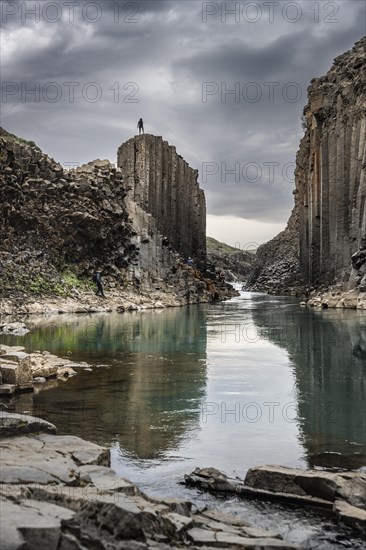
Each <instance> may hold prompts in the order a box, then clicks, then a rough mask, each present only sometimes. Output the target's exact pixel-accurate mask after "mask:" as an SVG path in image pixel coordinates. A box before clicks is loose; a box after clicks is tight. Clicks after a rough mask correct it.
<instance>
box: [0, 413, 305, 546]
mask: <svg viewBox="0 0 366 550" xmlns="http://www.w3.org/2000/svg"><path fill="white" fill-rule="evenodd" d="M17 417H19V418H18V420H19V426H20V429H21V430H24V429H26V428H25V427H24V423H29V428H28V430H31V427H32V426H37V427H38V429H39V430H41V429H42V427H44V428H45V429H47V430H48V429H49V425H48V423H46V422H45V423H43V422H44V421H42V420H40V419H36V418H33V417H27V416H25V415H15V414H14V415H13V414H12V415H8V416H7V417H5V418H7V419H8V421H11V422H13V423H15V424H14V425H16V422H17ZM5 418H4V419H5ZM51 426H52V425H51ZM22 433H24V432H22ZM0 452H1V457H2V467H1V469H0V473H1V484H0V489H1V492H0V506H1V516H0V517H1V525H0V529H1V531H0V532H1V548H4V549H6V550H24V549H26V548H27V549H30V550H89V549H90V550H96V549H97V548H98V550H122V549H126V550H127V549H128V550H140V549H155V550H156V549H162V550H164V549H167V550H168V549H170V548H185V547H189V548H191V549H195V548H196V549H197V548H203V549H204V548H206V549H208V548H218V549H220V548H222V549H223V548H236V549H238V548H243V549H253V550H254V549H255V550H260V549H263V550H272V549H273V550H275V549H282V550H296V549H297V550H299V548H300V547H299V546H297V545H294V544H291V543H287V542H285V541H283V540H282V539H281V537H280V535H278V533H275V532H269V531H266V530H264V529H260V528H257V527H253V526H251V525H249V524H248V523H247V522H246V521H245V520H243V519H242V518H240V517H238V516H228V515H226V514H223V513H221V512H219V511H216V510H209V509H207V510H204V511H203V512H200V513H197V512H192V510H191V508H192V505H191V503H190V502H187V501H183V500H174V499H165V500H157V499H154V498H150V497H148V496H147V495H145V494H143V493H142V492H141V491H140V490H139V489H138V488H137V487H136V486H135V485H133V484H132V483H131V482H130V481H128V480H127V479H123V478H121V477H119V476H118V475H117V474H116V473H115V472H114V471H113V470H111V469H110V468H109V452H108V451H107V450H106V449H104V448H103V447H100V446H99V445H95V444H94V443H90V442H88V441H84V440H82V439H80V438H79V437H73V436H57V435H54V434H50V433H41V434H39V435H32V436H30V435H20V436H15V437H6V438H3V439H2V440H0Z"/></svg>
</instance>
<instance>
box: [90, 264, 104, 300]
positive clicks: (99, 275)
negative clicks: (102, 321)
mask: <svg viewBox="0 0 366 550" xmlns="http://www.w3.org/2000/svg"><path fill="white" fill-rule="evenodd" d="M93 280H94V282H95V284H96V285H97V291H96V293H95V294H96V296H102V297H103V298H105V294H104V290H103V282H102V272H101V271H100V270H99V269H98V268H97V269H96V270H95V272H94V274H93Z"/></svg>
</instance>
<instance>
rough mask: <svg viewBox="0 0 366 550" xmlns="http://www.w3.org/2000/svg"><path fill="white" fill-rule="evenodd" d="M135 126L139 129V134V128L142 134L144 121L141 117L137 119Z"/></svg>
mask: <svg viewBox="0 0 366 550" xmlns="http://www.w3.org/2000/svg"><path fill="white" fill-rule="evenodd" d="M137 128H138V129H139V135H140V134H141V130H142V133H143V134H144V133H145V132H144V121H143V120H142V118H140V120H139V121H138V123H137Z"/></svg>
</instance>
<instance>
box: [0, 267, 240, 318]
mask: <svg viewBox="0 0 366 550" xmlns="http://www.w3.org/2000/svg"><path fill="white" fill-rule="evenodd" d="M187 271H188V270H187ZM189 277H192V279H193V277H194V275H193V273H192V274H191V273H190V274H189ZM199 282H200V289H199V292H198V291H197V288H196V287H197V284H198V283H197V281H195V282H194V283H192V288H188V290H187V285H185V288H184V292H183V290H182V292H180V290H181V289H180V288H177V289H174V288H173V287H171V288H169V287H167V288H166V289H164V290H160V289H158V290H155V291H149V292H140V293H139V292H136V291H135V290H126V291H115V290H113V289H109V288H108V287H107V288H106V289H105V293H106V298H101V297H98V296H96V295H95V294H94V293H93V292H83V293H81V292H78V293H77V295H74V296H69V297H67V298H62V297H60V296H32V295H26V296H21V295H17V296H8V297H4V298H1V297H0V320H1V318H2V317H9V316H12V317H19V316H22V315H39V314H47V315H51V314H61V313H107V312H113V311H116V312H119V313H123V312H125V311H137V310H144V309H161V308H165V307H182V306H185V305H190V304H197V303H208V302H212V301H215V300H227V299H229V298H232V297H233V296H236V295H237V292H236V291H235V290H234V289H233V287H232V286H231V285H229V284H225V283H221V284H219V283H217V282H215V283H214V282H212V281H210V280H209V279H203V280H202V281H199ZM187 292H188V295H187Z"/></svg>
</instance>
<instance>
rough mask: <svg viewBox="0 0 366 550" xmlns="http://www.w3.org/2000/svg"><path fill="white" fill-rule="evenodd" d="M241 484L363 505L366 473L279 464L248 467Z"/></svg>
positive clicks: (364, 502)
mask: <svg viewBox="0 0 366 550" xmlns="http://www.w3.org/2000/svg"><path fill="white" fill-rule="evenodd" d="M244 483H245V485H246V486H248V487H253V488H254V489H260V490H265V491H269V492H271V493H282V494H283V493H285V494H292V495H299V496H309V497H315V498H319V499H323V500H327V501H331V502H334V501H335V500H337V499H338V498H342V499H344V500H345V501H346V502H348V503H349V504H351V505H353V506H358V507H361V506H363V507H364V506H366V476H365V475H364V474H362V473H361V472H347V473H333V472H325V471H318V470H300V469H297V468H285V467H282V466H258V467H256V468H250V469H249V470H248V472H247V475H246V476H245V480H244Z"/></svg>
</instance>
